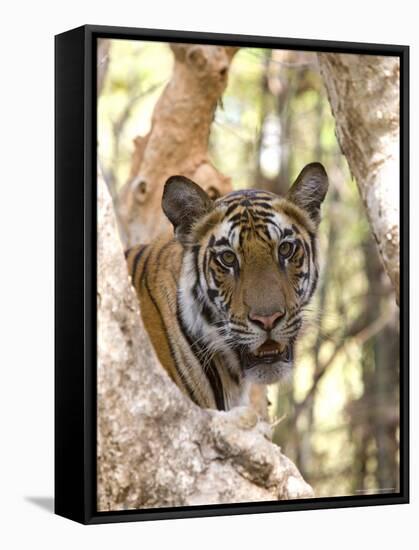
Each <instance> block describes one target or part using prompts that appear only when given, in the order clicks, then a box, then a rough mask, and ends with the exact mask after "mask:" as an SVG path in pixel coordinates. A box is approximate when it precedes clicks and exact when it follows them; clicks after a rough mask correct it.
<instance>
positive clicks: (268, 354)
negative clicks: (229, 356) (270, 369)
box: [242, 339, 293, 369]
mask: <svg viewBox="0 0 419 550" xmlns="http://www.w3.org/2000/svg"><path fill="white" fill-rule="evenodd" d="M292 356H293V350H292V347H291V345H290V344H283V343H280V342H275V341H274V340H270V339H268V340H266V341H265V342H264V343H263V344H262V345H261V346H259V347H258V348H257V349H256V350H255V351H253V352H250V351H245V352H243V354H242V359H243V367H244V368H245V369H249V368H252V367H254V366H255V365H271V364H273V363H277V362H278V361H281V362H284V363H291V361H292Z"/></svg>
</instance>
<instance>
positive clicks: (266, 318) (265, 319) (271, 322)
mask: <svg viewBox="0 0 419 550" xmlns="http://www.w3.org/2000/svg"><path fill="white" fill-rule="evenodd" d="M284 315H285V311H276V312H275V313H271V314H270V315H259V314H256V313H249V319H250V320H251V321H253V322H254V323H256V324H257V325H259V326H261V327H262V328H264V329H265V330H271V329H273V328H274V326H275V325H276V324H277V322H278V321H279V320H280V319H282V318H283V317H284Z"/></svg>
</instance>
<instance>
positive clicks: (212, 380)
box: [176, 304, 225, 411]
mask: <svg viewBox="0 0 419 550" xmlns="http://www.w3.org/2000/svg"><path fill="white" fill-rule="evenodd" d="M176 316H177V320H178V323H179V327H180V329H181V331H182V334H183V336H184V337H185V339H186V341H187V342H188V344H189V347H190V348H191V350H192V352H193V354H194V355H195V358H196V360H197V361H198V363H199V365H200V367H201V368H202V370H203V371H204V373H205V375H206V377H207V379H208V382H209V385H210V387H211V390H212V393H213V395H214V400H215V404H216V406H217V409H218V410H219V411H225V403H224V393H223V387H222V384H221V379H220V375H219V374H218V371H217V368H216V366H215V365H214V364H213V362H212V361H211V362H210V364H209V365H208V367H207V368H206V369H203V367H202V364H201V360H200V357H202V352H203V351H204V350H203V348H202V347H201V346H200V345H199V344H198V343H197V342H196V341H195V342H193V341H192V339H191V337H190V335H189V333H188V330H187V328H186V326H185V323H184V322H183V319H182V315H181V314H180V307H179V304H178V307H177V311H176Z"/></svg>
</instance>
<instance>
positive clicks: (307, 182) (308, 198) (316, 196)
mask: <svg viewBox="0 0 419 550" xmlns="http://www.w3.org/2000/svg"><path fill="white" fill-rule="evenodd" d="M328 187H329V179H328V177H327V174H326V170H325V169H324V167H323V165H322V164H320V162H312V163H311V164H307V166H305V167H304V168H303V169H302V170H301V172H300V174H299V176H298V177H297V179H296V180H295V182H294V183H293V184H292V187H291V189H290V190H289V191H288V193H287V196H286V198H287V199H288V200H289V201H291V202H293V203H294V204H296V205H297V206H299V207H300V208H302V209H303V210H305V211H306V212H308V214H309V216H310V218H311V219H312V220H313V221H314V222H315V223H316V225H317V224H318V223H319V222H320V206H321V204H322V202H323V201H324V198H325V196H326V193H327V189H328Z"/></svg>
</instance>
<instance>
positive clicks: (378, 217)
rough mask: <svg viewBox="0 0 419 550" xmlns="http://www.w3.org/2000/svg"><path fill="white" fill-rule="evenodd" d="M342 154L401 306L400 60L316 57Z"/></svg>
mask: <svg viewBox="0 0 419 550" xmlns="http://www.w3.org/2000/svg"><path fill="white" fill-rule="evenodd" d="M318 59H319V63H320V69H321V72H322V75H323V78H324V82H325V85H326V89H327V92H328V95H329V101H330V104H331V107H332V111H333V115H334V117H335V121H336V133H337V138H338V141H339V144H340V146H341V149H342V152H343V154H344V155H345V157H346V159H347V161H348V164H349V168H350V170H351V172H352V174H353V176H354V177H355V179H356V181H357V184H358V188H359V191H360V193H361V196H362V199H363V201H364V204H365V207H366V210H367V213H368V217H369V221H370V224H371V228H372V231H373V234H374V236H375V240H376V242H377V245H378V249H379V251H380V255H381V258H382V261H383V264H384V268H385V270H386V272H387V274H388V275H389V277H390V279H391V281H392V283H393V286H394V289H395V292H396V300H397V302H398V301H399V272H400V262H399V250H400V236H399V212H400V210H399V202H400V201H399V194H400V193H399V188H400V186H399V162H400V160H399V105H400V97H399V96H400V94H399V80H400V79H399V72H400V67H399V59H398V58H397V57H385V56H369V55H354V54H334V53H321V54H318Z"/></svg>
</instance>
